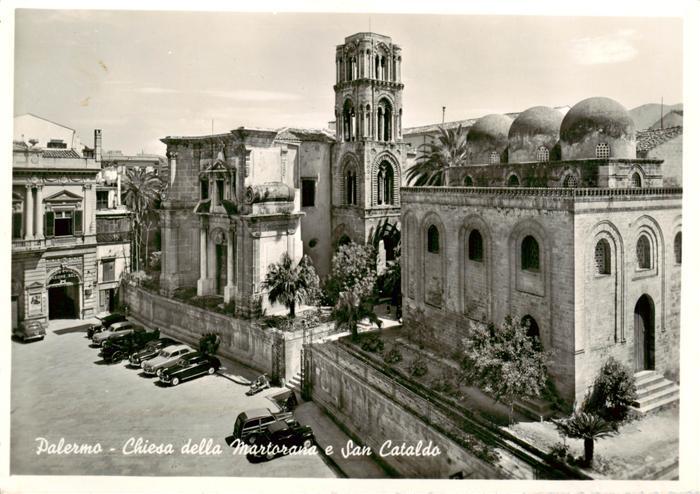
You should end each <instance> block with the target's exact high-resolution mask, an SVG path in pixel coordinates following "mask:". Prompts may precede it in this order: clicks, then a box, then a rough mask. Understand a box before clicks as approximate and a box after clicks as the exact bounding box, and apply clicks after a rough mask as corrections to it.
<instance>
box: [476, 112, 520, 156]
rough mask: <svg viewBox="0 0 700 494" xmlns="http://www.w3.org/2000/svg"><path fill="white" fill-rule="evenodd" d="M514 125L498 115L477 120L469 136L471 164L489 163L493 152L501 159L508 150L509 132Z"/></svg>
mask: <svg viewBox="0 0 700 494" xmlns="http://www.w3.org/2000/svg"><path fill="white" fill-rule="evenodd" d="M512 123H513V120H511V119H510V118H508V117H506V116H505V115H498V114H491V115H486V116H483V117H481V118H480V119H479V120H477V121H476V123H474V125H472V126H471V128H470V129H469V133H468V134H467V143H468V145H469V152H470V155H471V159H470V162H471V163H473V164H482V163H489V162H490V155H491V153H492V152H496V153H497V154H498V156H499V159H500V157H501V156H502V154H503V152H504V151H505V150H506V149H507V148H508V130H509V129H510V126H511V124H512Z"/></svg>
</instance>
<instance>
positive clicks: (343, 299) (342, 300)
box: [332, 290, 382, 340]
mask: <svg viewBox="0 0 700 494" xmlns="http://www.w3.org/2000/svg"><path fill="white" fill-rule="evenodd" d="M332 317H333V320H334V321H335V327H336V329H349V330H350V334H351V335H352V339H353V340H356V339H357V325H358V323H359V322H360V321H361V320H363V319H364V318H368V319H369V320H370V321H371V322H373V323H374V324H376V325H377V327H379V328H381V325H382V322H381V321H380V320H379V318H378V317H377V315H376V314H375V313H374V304H373V303H372V300H371V299H364V300H363V299H362V298H361V297H360V296H359V295H358V294H357V293H355V292H354V291H353V290H348V291H345V292H341V294H340V297H339V298H338V303H337V304H336V305H335V308H334V309H333V313H332Z"/></svg>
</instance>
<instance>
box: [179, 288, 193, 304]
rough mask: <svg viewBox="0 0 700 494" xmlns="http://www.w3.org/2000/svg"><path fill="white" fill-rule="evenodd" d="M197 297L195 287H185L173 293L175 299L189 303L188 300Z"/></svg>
mask: <svg viewBox="0 0 700 494" xmlns="http://www.w3.org/2000/svg"><path fill="white" fill-rule="evenodd" d="M196 296H197V289H196V288H193V287H183V288H177V289H176V290H175V291H174V292H173V297H174V298H176V299H177V300H181V301H184V302H187V301H188V300H190V299H192V298H194V297H196Z"/></svg>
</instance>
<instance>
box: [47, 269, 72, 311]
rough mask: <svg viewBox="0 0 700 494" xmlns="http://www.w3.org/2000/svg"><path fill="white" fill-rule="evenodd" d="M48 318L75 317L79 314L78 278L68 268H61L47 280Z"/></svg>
mask: <svg viewBox="0 0 700 494" xmlns="http://www.w3.org/2000/svg"><path fill="white" fill-rule="evenodd" d="M48 292H49V319H76V318H78V317H80V316H79V314H80V278H79V277H78V275H77V274H76V273H74V272H73V271H69V270H61V271H58V272H56V273H54V274H53V275H51V278H50V279H49V282H48Z"/></svg>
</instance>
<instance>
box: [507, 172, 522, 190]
mask: <svg viewBox="0 0 700 494" xmlns="http://www.w3.org/2000/svg"><path fill="white" fill-rule="evenodd" d="M508 187H520V180H518V176H517V175H511V176H510V177H508Z"/></svg>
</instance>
